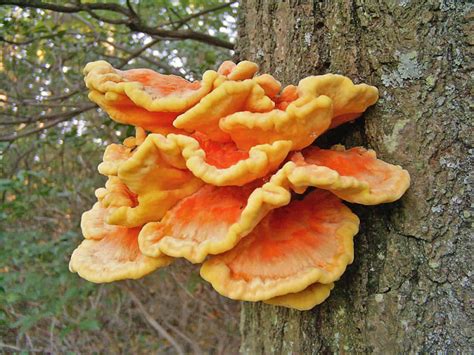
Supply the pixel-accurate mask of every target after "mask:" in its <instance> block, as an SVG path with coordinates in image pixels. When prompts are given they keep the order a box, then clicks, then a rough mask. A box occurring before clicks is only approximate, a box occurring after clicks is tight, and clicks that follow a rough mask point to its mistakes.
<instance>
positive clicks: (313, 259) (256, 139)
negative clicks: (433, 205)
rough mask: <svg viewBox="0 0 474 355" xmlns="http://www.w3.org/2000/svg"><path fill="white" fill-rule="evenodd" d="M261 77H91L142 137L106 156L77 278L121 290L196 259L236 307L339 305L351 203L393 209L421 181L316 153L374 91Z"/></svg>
mask: <svg viewBox="0 0 474 355" xmlns="http://www.w3.org/2000/svg"><path fill="white" fill-rule="evenodd" d="M257 72H258V66H257V65H256V64H255V63H252V62H248V61H243V62H240V63H238V64H235V63H233V62H230V61H226V62H224V63H223V64H222V65H221V66H220V67H219V69H218V70H217V71H212V70H209V71H207V72H206V73H204V75H203V76H202V80H201V81H195V82H189V81H187V80H185V79H183V78H179V77H176V76H173V75H163V74H159V73H155V72H153V71H151V70H148V69H132V70H125V71H121V70H118V69H115V68H113V67H112V66H111V65H110V64H108V63H107V62H104V61H99V62H93V63H89V64H88V65H87V66H86V68H85V70H84V73H85V75H86V78H85V81H86V85H87V87H88V88H89V90H90V93H89V97H90V99H91V100H92V101H94V102H96V103H97V104H98V105H99V106H100V107H102V108H103V109H104V110H105V111H106V112H107V113H108V114H109V115H110V117H111V118H112V119H113V120H116V121H118V122H120V123H124V124H130V125H133V126H135V127H136V136H135V137H129V138H126V139H125V140H124V142H123V143H122V144H111V145H109V146H108V147H107V148H106V150H105V153H104V157H103V162H102V163H101V164H100V165H99V172H100V173H101V174H103V175H105V176H107V178H108V180H107V182H106V185H105V187H104V188H99V189H97V190H96V197H97V200H98V202H96V203H95V204H94V206H93V207H92V209H91V210H89V211H87V212H84V214H83V216H82V221H81V228H82V232H83V235H84V238H85V240H84V241H83V242H82V243H81V244H80V245H79V247H78V248H77V249H76V250H75V251H74V252H73V254H72V257H71V261H70V269H71V271H73V272H77V273H78V274H79V275H80V276H81V277H83V278H85V279H87V280H89V281H92V282H111V281H115V280H121V279H128V278H132V279H135V278H139V277H142V276H144V275H146V274H148V273H150V272H152V271H153V270H155V269H157V268H160V267H164V266H166V265H168V264H169V263H171V262H172V260H173V258H185V259H187V260H189V261H190V262H192V263H203V265H202V267H201V276H202V277H203V278H204V279H205V280H207V281H209V282H210V283H211V285H212V286H213V287H214V288H215V289H216V290H217V291H218V292H219V293H221V294H222V295H224V296H227V297H229V298H232V299H236V300H244V301H252V302H257V301H262V302H265V303H269V304H273V305H277V306H283V307H289V308H294V309H298V310H308V309H311V308H313V307H314V306H316V305H318V304H320V303H322V302H324V300H325V299H326V298H327V297H329V294H330V292H331V290H332V289H333V287H335V283H336V282H337V280H338V279H339V278H340V277H341V275H342V274H343V273H344V271H345V269H346V268H347V266H348V265H349V264H350V263H352V261H353V259H354V248H353V238H354V236H355V235H356V234H357V232H358V230H359V219H358V218H357V216H356V215H355V214H354V213H352V212H351V210H350V209H349V207H347V206H346V205H345V204H344V201H347V202H351V203H358V204H364V205H374V204H380V203H387V202H392V201H395V200H397V199H399V198H400V197H401V196H402V195H403V194H404V192H405V191H406V190H407V189H408V187H409V184H410V176H409V174H408V172H407V171H406V170H403V169H402V168H401V167H400V166H397V165H392V164H389V163H386V162H383V161H382V160H380V159H377V157H376V154H375V152H374V151H372V150H367V149H364V148H362V147H354V148H350V149H345V148H344V147H343V146H340V145H336V146H333V147H332V148H331V149H322V148H319V147H318V146H317V145H316V144H315V140H316V139H317V138H318V137H319V136H321V135H322V134H324V133H325V132H326V131H327V130H329V129H331V128H334V127H336V126H338V125H340V124H343V123H345V122H347V121H350V120H353V119H355V118H357V117H359V116H361V115H362V113H363V112H364V111H365V110H366V109H367V108H368V107H369V106H371V105H373V104H374V103H375V102H376V101H377V99H378V91H377V89H376V88H375V87H373V86H370V85H366V84H358V85H355V84H354V83H353V82H352V81H351V80H350V79H348V78H346V77H344V76H341V75H333V74H326V75H319V76H310V77H307V78H305V79H303V80H301V81H300V82H299V83H298V85H288V86H286V87H285V88H283V89H282V86H281V84H280V82H279V81H277V80H276V79H275V78H273V77H272V76H271V75H269V74H259V75H257Z"/></svg>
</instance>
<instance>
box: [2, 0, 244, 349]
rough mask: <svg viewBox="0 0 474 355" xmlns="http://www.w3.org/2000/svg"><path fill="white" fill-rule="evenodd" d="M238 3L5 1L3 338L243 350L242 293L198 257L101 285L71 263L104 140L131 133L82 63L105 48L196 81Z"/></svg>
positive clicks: (51, 345) (224, 47)
mask: <svg viewBox="0 0 474 355" xmlns="http://www.w3.org/2000/svg"><path fill="white" fill-rule="evenodd" d="M237 10H238V6H237V4H236V2H222V1H191V0H188V1H185V0H180V1H178V0H175V1H171V0H169V1H168V0H160V1H155V0H153V1H151V0H150V1H140V2H139V1H138V0H136V1H103V2H97V1H87V2H86V1H84V2H80V1H74V2H64V1H56V2H53V1H50V2H43V1H32V2H27V1H5V0H0V51H1V52H0V198H1V206H0V351H41V352H65V351H75V352H91V351H95V352H130V353H136V352H148V351H162V352H181V351H182V352H193V353H203V352H211V351H212V352H215V353H226V354H227V353H232V352H235V351H236V349H238V344H239V332H238V308H239V305H238V304H237V303H234V302H230V301H228V300H225V299H223V298H222V297H220V296H219V295H217V294H216V293H215V292H213V291H212V290H211V289H210V288H209V287H208V286H207V285H206V284H204V283H203V282H202V281H201V279H200V278H199V276H198V275H199V273H198V269H197V268H196V267H193V266H191V265H189V264H187V263H184V262H181V263H177V264H176V265H173V266H171V267H169V268H167V269H165V270H159V271H158V272H155V273H154V274H152V275H150V276H147V277H146V278H144V279H143V280H140V281H134V282H118V283H115V284H110V285H94V284H91V283H88V282H86V281H84V280H81V279H79V277H78V276H77V275H75V274H71V273H69V271H68V269H67V265H68V260H69V257H70V254H71V253H72V250H73V249H74V248H75V246H76V245H77V244H78V243H79V241H80V240H81V239H82V237H81V235H80V230H79V221H80V216H81V214H82V212H83V211H85V210H87V209H89V208H90V207H91V206H92V204H93V202H94V194H93V191H94V190H95V189H96V188H97V187H100V186H102V185H103V184H104V182H105V178H104V177H102V176H100V175H99V174H98V173H97V170H96V166H97V165H98V163H99V162H100V160H101V157H102V153H103V150H104V148H105V146H106V145H108V144H110V143H112V142H119V141H121V140H122V139H123V138H125V137H127V136H128V135H130V134H131V133H132V129H131V127H127V126H122V125H119V124H117V123H115V122H113V121H111V120H109V119H108V118H107V116H106V115H105V114H104V113H103V112H102V111H101V110H100V109H98V108H97V107H96V106H95V105H94V104H92V103H91V102H89V100H88V99H87V91H86V89H85V86H84V84H83V76H82V68H83V67H84V65H85V64H86V63H87V62H89V61H93V60H99V59H104V60H107V61H109V62H110V63H112V64H113V65H114V66H115V67H121V68H125V69H126V68H132V67H134V68H137V67H148V68H151V69H154V70H156V71H159V72H161V73H166V74H170V73H171V74H178V75H182V76H185V77H186V78H187V79H190V80H198V79H199V78H200V74H201V73H202V72H203V71H204V70H206V69H209V68H216V67H217V66H218V64H219V63H220V62H222V61H223V60H225V59H228V58H229V57H230V56H231V55H232V50H231V48H232V47H233V44H232V43H233V41H234V37H235V22H236V20H235V18H236V13H237ZM167 335H168V336H169V337H167ZM170 339H171V341H170ZM173 341H174V342H175V343H176V344H177V346H173Z"/></svg>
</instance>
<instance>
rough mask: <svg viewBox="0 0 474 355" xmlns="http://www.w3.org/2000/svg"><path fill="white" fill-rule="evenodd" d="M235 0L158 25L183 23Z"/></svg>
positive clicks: (235, 0)
mask: <svg viewBox="0 0 474 355" xmlns="http://www.w3.org/2000/svg"><path fill="white" fill-rule="evenodd" d="M236 2H237V0H234V1H231V2H228V3H225V4H221V5H217V6H214V7H210V8H208V9H204V10H202V11H200V12H196V13H194V14H191V15H189V16H186V17H183V18H181V19H179V20H176V21H169V22H166V23H163V24H161V25H159V27H162V26H168V25H176V24H178V25H183V24H184V23H186V22H188V21H190V20H192V19H194V18H196V17H201V16H204V15H207V14H209V13H211V12H215V11H219V10H222V9H225V8H226V7H229V6H230V5H232V4H234V3H236Z"/></svg>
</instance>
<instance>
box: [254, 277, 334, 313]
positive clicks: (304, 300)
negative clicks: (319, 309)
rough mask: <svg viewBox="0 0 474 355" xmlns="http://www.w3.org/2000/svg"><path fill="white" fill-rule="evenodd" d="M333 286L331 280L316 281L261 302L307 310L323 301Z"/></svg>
mask: <svg viewBox="0 0 474 355" xmlns="http://www.w3.org/2000/svg"><path fill="white" fill-rule="evenodd" d="M333 288H334V283H333V282H331V283H329V284H320V283H318V282H316V283H314V284H312V285H310V286H308V287H306V288H305V289H304V290H303V291H300V292H296V293H288V294H286V295H283V296H277V297H274V298H270V299H268V300H265V301H263V302H264V303H268V304H272V305H274V306H281V307H286V308H292V309H297V310H299V311H308V310H310V309H311V308H314V307H315V306H317V305H318V304H321V303H323V302H324V301H325V300H326V299H327V298H328V297H329V294H330V293H331V290H332V289H333Z"/></svg>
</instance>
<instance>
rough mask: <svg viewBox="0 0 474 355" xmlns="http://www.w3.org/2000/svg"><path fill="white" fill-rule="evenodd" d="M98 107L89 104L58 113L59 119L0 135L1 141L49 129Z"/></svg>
mask: <svg viewBox="0 0 474 355" xmlns="http://www.w3.org/2000/svg"><path fill="white" fill-rule="evenodd" d="M96 107H97V106H96V105H88V106H85V107H83V108H82V109H79V110H73V111H69V112H65V113H63V114H61V115H58V118H57V119H55V120H52V121H51V122H48V123H46V124H44V125H43V126H41V127H38V128H35V129H31V130H28V131H25V132H22V133H20V134H9V135H5V136H0V142H11V141H14V140H17V139H18V138H22V137H26V136H29V135H31V134H34V133H38V132H41V131H43V130H45V129H48V128H51V127H53V126H55V125H57V124H58V123H61V122H64V121H67V120H70V119H71V118H73V117H74V116H77V115H79V114H81V113H84V112H86V111H90V110H92V109H93V108H96Z"/></svg>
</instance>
